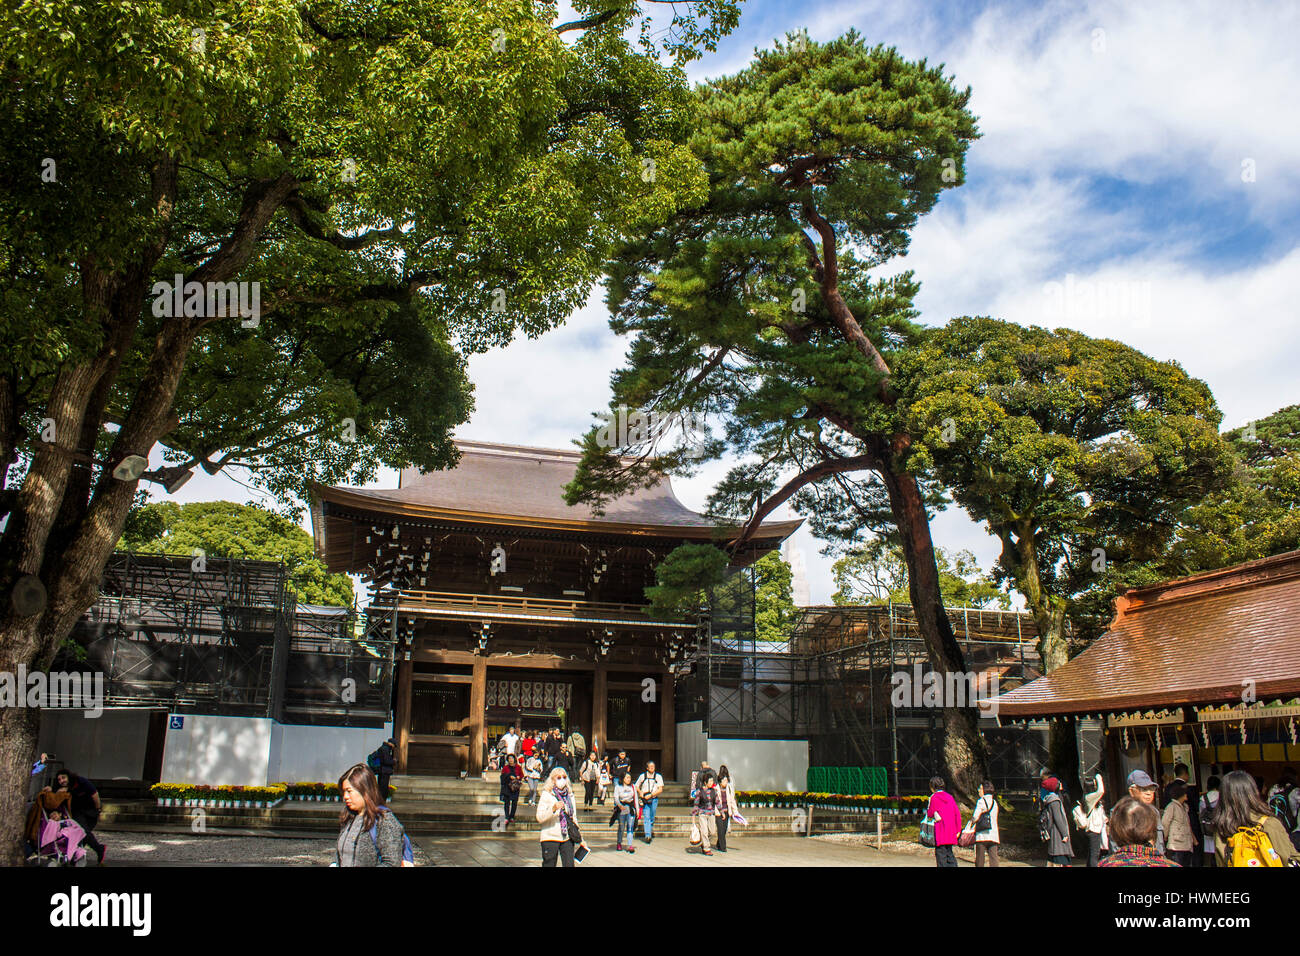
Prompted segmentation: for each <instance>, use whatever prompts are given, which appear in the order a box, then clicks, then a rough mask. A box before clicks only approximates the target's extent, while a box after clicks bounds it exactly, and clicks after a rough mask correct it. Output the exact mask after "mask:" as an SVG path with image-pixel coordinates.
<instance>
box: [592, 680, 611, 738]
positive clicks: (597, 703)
mask: <svg viewBox="0 0 1300 956" xmlns="http://www.w3.org/2000/svg"><path fill="white" fill-rule="evenodd" d="M595 668H596V673H595V676H594V679H593V681H592V686H591V736H592V739H593V740H595V741H597V743H599V745H600V747H601V753H608V752H609V742H608V741H607V740H606V739H605V729H606V728H605V720H606V717H607V715H608V714H609V665H607V664H606V663H605V662H604V661H599V662H597V664H596V665H595Z"/></svg>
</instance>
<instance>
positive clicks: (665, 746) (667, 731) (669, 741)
mask: <svg viewBox="0 0 1300 956" xmlns="http://www.w3.org/2000/svg"><path fill="white" fill-rule="evenodd" d="M676 694H677V679H676V677H675V676H674V675H673V672H672V671H664V674H663V676H662V677H661V678H660V680H659V728H660V729H659V740H660V742H661V744H662V746H661V747H660V748H659V759H660V760H662V761H663V766H662V767H660V768H659V772H660V773H661V774H663V777H664V779H665V780H676V779H677V715H676V713H675V708H674V707H673V701H674V700H675V699H676Z"/></svg>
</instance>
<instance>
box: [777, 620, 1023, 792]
mask: <svg viewBox="0 0 1300 956" xmlns="http://www.w3.org/2000/svg"><path fill="white" fill-rule="evenodd" d="M946 611H947V614H948V619H949V622H950V623H951V624H952V626H953V630H954V631H955V637H956V639H957V643H958V646H959V647H960V648H961V651H962V656H963V658H964V659H965V662H966V667H967V669H968V671H969V672H970V673H971V674H974V675H979V676H980V677H981V678H983V679H985V680H991V679H992V678H994V677H996V679H997V685H996V686H997V692H999V693H1001V692H1005V691H1007V690H1011V689H1013V688H1014V687H1018V686H1020V684H1022V683H1025V682H1027V681H1030V680H1033V679H1035V678H1037V677H1039V676H1040V675H1041V671H1040V661H1039V658H1038V652H1037V648H1036V641H1037V631H1036V629H1035V627H1034V623H1033V619H1032V617H1031V616H1030V615H1028V614H1026V613H1023V612H1015V611H1003V610H997V609H987V608H966V607H960V608H946ZM790 649H791V652H792V653H794V654H796V655H799V656H806V657H807V658H808V659H809V660H810V661H811V662H814V663H813V665H812V666H811V667H810V668H809V671H810V673H809V676H810V679H811V681H812V683H813V684H814V685H815V686H816V688H817V696H818V701H817V705H816V715H815V717H814V718H813V721H812V723H813V726H814V728H815V729H814V731H813V733H811V734H810V736H809V745H810V750H811V762H812V763H813V764H814V765H816V766H844V765H861V766H881V767H885V768H887V770H889V777H890V786H891V792H892V793H893V794H894V795H897V794H900V793H924V792H926V789H927V782H928V781H929V779H930V777H932V776H934V775H935V773H936V772H937V771H938V768H939V767H941V766H942V764H943V761H942V753H941V742H942V731H943V711H942V710H941V709H939V708H936V707H924V706H895V705H894V704H895V701H894V700H893V697H894V691H895V684H894V675H896V674H904V675H907V676H908V677H909V679H911V681H912V683H913V684H917V681H916V678H917V677H919V678H921V679H922V680H924V679H925V675H927V674H928V673H929V672H930V664H929V654H928V652H927V650H926V646H925V642H924V639H923V638H922V637H921V635H920V632H919V629H918V624H917V620H916V615H915V613H914V611H913V609H912V608H911V607H910V606H909V605H899V604H884V605H868V606H852V607H839V606H829V607H810V608H805V609H804V610H803V612H802V614H801V616H800V619H799V621H798V622H797V623H796V624H795V626H794V628H793V629H792V631H791V640H790ZM918 686H919V685H918ZM980 731H981V733H982V735H983V736H984V739H985V742H986V743H987V744H988V747H989V774H990V777H991V781H992V782H993V783H994V784H995V785H996V786H997V787H998V788H1000V789H1001V790H1004V791H1012V792H1018V791H1026V790H1028V789H1029V787H1030V785H1031V782H1032V781H1033V780H1035V779H1036V772H1037V770H1038V768H1039V767H1040V766H1041V765H1042V763H1043V762H1044V760H1045V758H1046V742H1045V739H1044V737H1043V734H1042V733H1041V732H1040V731H1038V730H1036V729H1031V730H1026V729H1024V728H1013V727H999V726H998V725H997V722H996V720H995V719H994V718H992V717H983V718H981V720H980Z"/></svg>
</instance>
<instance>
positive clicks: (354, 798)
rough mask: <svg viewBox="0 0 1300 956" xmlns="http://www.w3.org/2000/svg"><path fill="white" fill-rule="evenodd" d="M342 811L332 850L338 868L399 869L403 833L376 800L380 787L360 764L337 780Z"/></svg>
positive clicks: (402, 847) (390, 813)
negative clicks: (336, 841) (335, 842)
mask: <svg viewBox="0 0 1300 956" xmlns="http://www.w3.org/2000/svg"><path fill="white" fill-rule="evenodd" d="M339 790H340V792H341V793H342V794H343V812H342V813H341V814H340V815H339V838H338V844H337V846H336V847H335V851H334V862H335V864H336V865H337V866H401V865H402V861H403V857H404V851H405V845H406V834H405V832H404V831H403V830H402V825H401V824H400V823H398V822H397V817H395V816H393V813H392V811H391V810H389V809H388V808H387V807H385V806H383V805H382V804H381V802H380V800H379V785H378V784H377V783H376V782H375V775H374V774H373V773H372V772H371V770H370V768H369V767H367V766H366V765H365V764H363V763H359V764H356V765H354V766H353V767H352V768H350V769H349V770H348V771H347V772H346V773H344V774H343V776H341V777H339Z"/></svg>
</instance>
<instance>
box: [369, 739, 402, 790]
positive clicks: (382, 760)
mask: <svg viewBox="0 0 1300 956" xmlns="http://www.w3.org/2000/svg"><path fill="white" fill-rule="evenodd" d="M370 756H372V757H376V758H378V760H379V769H378V770H377V771H376V772H375V776H376V777H378V778H379V796H380V798H381V799H382V800H383V801H384V803H385V804H387V803H388V798H389V796H390V795H391V794H390V793H389V790H388V781H389V779H390V778H391V777H392V776H393V769H394V768H395V767H396V766H397V759H396V758H397V745H396V743H395V742H394V741H393V738H392V737H389V738H388V739H387V740H385V741H384V742H383V743H382V744H380V745H379V747H378V749H376V750H375V752H374V753H372V754H371V755H370Z"/></svg>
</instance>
